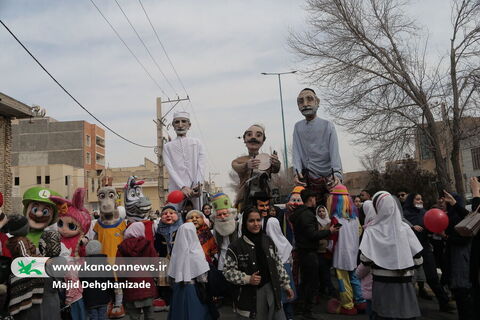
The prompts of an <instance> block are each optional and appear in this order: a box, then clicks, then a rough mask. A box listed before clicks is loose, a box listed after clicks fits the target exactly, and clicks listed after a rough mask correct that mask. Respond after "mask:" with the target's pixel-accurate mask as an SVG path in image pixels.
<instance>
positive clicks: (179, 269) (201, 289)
mask: <svg viewBox="0 0 480 320" xmlns="http://www.w3.org/2000/svg"><path fill="white" fill-rule="evenodd" d="M208 270H210V267H209V265H208V263H207V260H206V259H205V253H204V252H203V249H202V246H201V244H200V240H198V236H197V229H196V228H195V225H194V224H193V223H191V222H187V223H185V224H183V225H181V226H180V227H179V228H178V231H177V235H176V239H175V245H174V246H173V250H172V256H171V259H170V264H169V266H168V272H167V273H168V276H169V277H170V278H171V280H172V282H173V284H172V289H173V295H172V301H171V304H170V310H169V313H168V320H190V319H191V320H197V319H198V320H210V319H214V317H212V315H211V314H210V312H209V307H208V304H207V303H208V302H207V299H208V294H207V293H206V290H205V284H206V283H207V272H208ZM196 286H197V288H196ZM200 293H202V294H201V295H203V296H200ZM202 300H203V301H202Z"/></svg>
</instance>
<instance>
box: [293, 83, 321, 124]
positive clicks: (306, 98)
mask: <svg viewBox="0 0 480 320" xmlns="http://www.w3.org/2000/svg"><path fill="white" fill-rule="evenodd" d="M319 105H320V99H319V98H318V97H317V94H316V93H315V91H313V89H310V88H305V89H303V90H302V91H300V93H299V94H298V97H297V106H298V110H300V112H301V113H302V114H303V115H304V116H305V118H313V117H314V116H315V115H316V114H317V110H318V106H319Z"/></svg>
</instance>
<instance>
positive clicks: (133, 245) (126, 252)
mask: <svg viewBox="0 0 480 320" xmlns="http://www.w3.org/2000/svg"><path fill="white" fill-rule="evenodd" d="M156 256H157V252H156V251H155V249H154V248H153V244H152V242H151V240H147V239H146V238H145V225H144V224H143V223H142V222H134V223H132V224H131V225H130V226H129V227H128V228H127V230H125V234H124V236H123V241H122V243H120V245H119V246H118V251H117V257H156ZM119 280H120V281H123V280H128V281H129V282H135V283H145V288H129V287H127V288H125V289H123V301H125V306H126V309H127V313H128V315H129V317H130V319H132V320H140V319H141V317H142V312H143V319H144V320H152V319H153V307H152V301H153V298H155V296H156V293H157V292H156V287H155V282H154V281H153V274H152V276H143V277H138V278H126V279H122V278H120V279H119Z"/></svg>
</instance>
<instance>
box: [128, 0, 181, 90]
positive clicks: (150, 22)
mask: <svg viewBox="0 0 480 320" xmlns="http://www.w3.org/2000/svg"><path fill="white" fill-rule="evenodd" d="M138 2H139V3H140V6H141V7H142V10H143V13H145V17H147V20H148V23H149V24H150V27H152V30H153V33H154V34H155V37H156V38H157V40H158V43H159V44H160V47H162V50H163V53H164V54H165V56H166V57H167V60H168V62H169V63H170V66H171V67H172V69H173V72H174V73H175V76H176V77H177V79H178V82H180V85H181V86H182V88H183V91H185V95H187V96H188V93H187V89H185V85H184V84H183V81H182V79H180V76H179V75H178V72H177V69H175V66H174V65H173V62H172V60H171V59H170V57H169V55H168V53H167V49H165V46H164V45H163V43H162V41H161V40H160V37H159V36H158V33H157V30H155V27H154V26H153V23H152V21H151V20H150V17H149V16H148V13H147V11H146V10H145V7H144V6H143V3H142V0H138Z"/></svg>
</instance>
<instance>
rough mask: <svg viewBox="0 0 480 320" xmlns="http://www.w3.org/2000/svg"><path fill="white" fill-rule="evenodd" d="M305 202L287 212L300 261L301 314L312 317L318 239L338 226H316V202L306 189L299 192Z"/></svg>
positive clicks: (315, 291)
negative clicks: (326, 227)
mask: <svg viewBox="0 0 480 320" xmlns="http://www.w3.org/2000/svg"><path fill="white" fill-rule="evenodd" d="M300 196H301V198H302V201H303V203H304V205H302V206H300V207H298V208H297V209H296V210H295V211H294V213H293V214H292V215H291V216H290V221H291V222H292V224H293V229H294V234H295V249H296V252H297V254H298V258H299V265H300V275H301V279H300V290H299V291H300V299H302V300H303V301H302V302H303V310H301V312H302V314H303V317H304V318H306V319H315V318H314V316H313V315H312V307H313V301H312V299H313V297H315V295H316V294H317V292H318V283H319V280H318V255H317V251H318V248H319V245H320V240H321V239H326V238H328V237H329V236H330V235H331V234H332V233H336V232H338V230H339V228H337V227H335V226H331V227H330V229H329V230H319V229H318V222H317V219H316V218H315V208H316V205H317V201H316V193H315V192H313V191H311V190H308V189H305V190H302V192H301V193H300Z"/></svg>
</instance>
